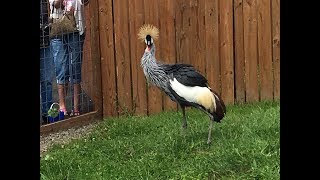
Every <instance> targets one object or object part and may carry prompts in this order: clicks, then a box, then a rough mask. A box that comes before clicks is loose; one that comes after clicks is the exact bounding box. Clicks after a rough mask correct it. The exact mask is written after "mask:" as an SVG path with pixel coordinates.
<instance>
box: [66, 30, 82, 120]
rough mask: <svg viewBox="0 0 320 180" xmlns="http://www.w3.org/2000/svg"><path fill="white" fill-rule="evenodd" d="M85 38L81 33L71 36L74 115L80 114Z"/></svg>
mask: <svg viewBox="0 0 320 180" xmlns="http://www.w3.org/2000/svg"><path fill="white" fill-rule="evenodd" d="M83 43H84V36H80V35H79V33H74V34H70V35H69V50H70V53H69V57H70V76H71V82H72V84H73V111H74V113H73V114H74V115H79V114H80V112H79V110H80V107H79V104H80V93H81V85H80V83H81V68H82V51H83Z"/></svg>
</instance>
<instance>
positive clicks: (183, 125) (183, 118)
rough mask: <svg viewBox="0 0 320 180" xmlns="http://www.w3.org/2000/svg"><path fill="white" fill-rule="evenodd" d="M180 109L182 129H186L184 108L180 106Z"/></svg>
mask: <svg viewBox="0 0 320 180" xmlns="http://www.w3.org/2000/svg"><path fill="white" fill-rule="evenodd" d="M181 109H182V115H183V117H182V128H183V129H186V128H187V119H186V109H185V107H184V106H181Z"/></svg>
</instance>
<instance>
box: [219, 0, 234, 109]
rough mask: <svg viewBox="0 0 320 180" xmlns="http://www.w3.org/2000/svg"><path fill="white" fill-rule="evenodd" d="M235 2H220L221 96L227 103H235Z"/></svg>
mask: <svg viewBox="0 0 320 180" xmlns="http://www.w3.org/2000/svg"><path fill="white" fill-rule="evenodd" d="M232 5H233V2H232V0H221V1H219V12H220V16H219V19H220V24H219V36H220V59H221V61H220V65H221V96H222V99H223V100H224V101H225V103H230V104H233V103H234V70H233V64H234V63H233V18H232V17H233V6H232Z"/></svg>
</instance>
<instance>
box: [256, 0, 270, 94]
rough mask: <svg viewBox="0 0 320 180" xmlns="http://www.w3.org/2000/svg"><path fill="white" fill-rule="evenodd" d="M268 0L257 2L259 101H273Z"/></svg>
mask: <svg viewBox="0 0 320 180" xmlns="http://www.w3.org/2000/svg"><path fill="white" fill-rule="evenodd" d="M270 2H271V1H270V0H259V1H257V9H258V15H259V16H258V54H259V58H258V60H259V74H260V99H261V100H267V99H273V74H272V47H271V45H272V44H271V30H272V27H271V24H272V23H271V8H270V5H271V3H270Z"/></svg>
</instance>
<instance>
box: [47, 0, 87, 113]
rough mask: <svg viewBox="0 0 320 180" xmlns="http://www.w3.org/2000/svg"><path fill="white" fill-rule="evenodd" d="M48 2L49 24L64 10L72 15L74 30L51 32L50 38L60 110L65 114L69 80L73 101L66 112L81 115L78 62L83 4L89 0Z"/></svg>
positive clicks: (81, 41)
mask: <svg viewBox="0 0 320 180" xmlns="http://www.w3.org/2000/svg"><path fill="white" fill-rule="evenodd" d="M49 2H50V12H51V13H50V18H51V20H52V24H54V23H55V22H58V20H59V19H62V18H63V16H64V15H65V14H69V15H70V14H71V15H73V17H74V20H75V30H74V31H73V32H67V33H60V34H54V35H50V37H51V40H50V42H51V46H52V51H53V57H54V63H55V67H56V79H57V84H58V95H59V106H60V111H63V112H64V114H65V115H68V111H67V109H66V107H67V106H66V95H67V88H68V84H69V83H70V84H71V85H72V86H73V105H72V110H71V113H70V114H69V115H70V116H77V115H80V111H79V109H80V107H79V99H80V92H81V86H80V83H81V65H82V53H83V43H84V38H85V21H84V9H83V8H84V7H83V6H84V5H87V4H88V0H85V2H83V0H49ZM68 19H70V18H68ZM52 30H53V26H52V28H51V31H52Z"/></svg>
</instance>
